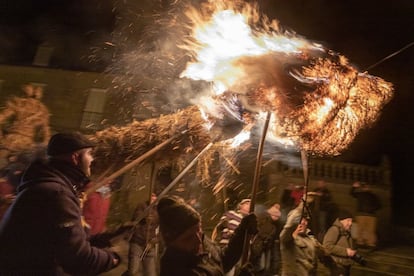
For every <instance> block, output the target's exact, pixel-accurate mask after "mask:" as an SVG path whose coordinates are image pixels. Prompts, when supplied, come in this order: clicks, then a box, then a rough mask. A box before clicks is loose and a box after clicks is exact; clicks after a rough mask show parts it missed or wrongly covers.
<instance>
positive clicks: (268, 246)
mask: <svg viewBox="0 0 414 276" xmlns="http://www.w3.org/2000/svg"><path fill="white" fill-rule="evenodd" d="M280 216H281V212H280V205H279V204H278V203H275V204H273V205H271V206H270V207H269V208H268V209H267V210H265V211H264V212H261V213H257V229H258V232H257V235H256V237H255V238H254V240H253V242H252V245H251V255H250V260H251V263H252V264H253V268H254V271H255V275H275V274H279V270H280V246H279V234H280V231H281V227H282V226H281V224H280V221H279V219H280Z"/></svg>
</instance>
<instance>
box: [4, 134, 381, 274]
mask: <svg viewBox="0 0 414 276" xmlns="http://www.w3.org/2000/svg"><path fill="white" fill-rule="evenodd" d="M93 147H94V145H93V144H92V143H91V142H90V141H89V140H88V139H87V138H86V137H85V136H83V135H81V134H80V133H58V134H55V135H53V136H52V137H51V138H50V140H49V143H48V145H47V156H48V157H47V158H46V159H39V160H35V161H33V162H32V163H31V164H30V165H28V166H27V167H26V168H20V167H19V169H18V170H17V169H16V170H14V171H13V173H11V172H10V170H7V173H8V174H6V177H5V178H2V182H0V188H1V189H0V193H1V194H0V195H1V198H2V201H5V199H10V200H9V201H8V204H7V208H5V209H7V211H5V213H4V215H3V217H2V219H1V222H0V245H1V246H0V275H98V274H100V273H102V272H105V271H109V270H112V269H113V268H115V267H116V266H118V264H119V263H120V261H121V258H120V256H119V254H118V253H117V252H115V251H114V250H112V249H111V244H110V243H104V246H99V245H98V243H94V242H93V241H94V238H96V237H99V236H100V235H101V234H102V233H105V231H106V218H107V216H108V212H109V208H110V200H111V185H110V184H111V183H106V184H105V185H102V186H100V187H99V188H97V189H96V191H94V192H93V193H90V194H89V196H88V198H87V200H86V201H85V202H82V201H81V200H80V198H81V195H82V192H83V191H85V190H86V189H87V188H88V187H90V186H92V185H93V184H94V183H93V182H91V181H90V179H89V177H90V175H91V169H90V168H91V163H92V161H93V155H92V150H93ZM11 160H13V159H11ZM13 165H14V164H13ZM16 177H17V180H16ZM12 181H13V182H12ZM306 190H307V189H305V187H303V186H294V185H288V186H287V188H286V190H285V191H284V193H283V195H282V197H281V199H280V203H279V202H273V203H271V204H269V205H268V206H264V208H256V209H255V210H254V211H253V212H251V202H252V201H251V199H250V198H244V199H240V201H239V202H238V203H237V205H236V208H235V209H234V210H229V211H227V212H225V213H223V216H222V217H221V218H220V220H219V222H218V223H217V225H216V226H215V228H214V231H213V233H212V235H211V238H210V236H208V235H205V233H204V231H203V224H202V219H201V216H200V213H199V212H198V211H197V210H196V209H194V208H193V206H195V205H194V203H193V202H190V201H188V202H186V201H185V200H184V199H183V198H181V197H178V196H173V195H170V196H163V197H161V198H158V197H157V195H156V194H155V193H151V196H150V199H149V200H148V201H146V202H143V203H139V204H138V205H137V207H136V210H135V212H134V214H133V217H132V220H131V221H132V222H133V224H132V225H133V226H132V227H130V231H129V235H128V242H129V251H128V258H127V260H124V261H126V262H128V265H127V271H125V272H124V273H123V275H124V276H129V275H162V276H170V275H171V276H175V275H177V276H178V275H179V276H182V275H230V276H233V275H264V276H269V275H284V276H290V275H316V271H317V268H318V263H323V264H324V265H326V266H327V267H328V269H329V270H330V273H331V275H350V269H351V266H352V264H353V263H354V262H358V263H360V264H364V260H361V259H360V258H359V257H360V256H359V255H358V251H357V249H359V248H370V249H375V248H376V246H377V236H376V212H377V211H378V210H379V209H380V208H381V203H380V201H379V199H378V197H377V196H376V195H375V194H374V193H373V192H372V190H371V189H370V187H369V186H368V185H366V184H365V183H360V182H355V183H354V184H353V185H352V188H351V190H350V195H351V196H352V197H355V199H356V203H357V204H356V206H357V208H356V213H355V216H354V215H353V214H352V213H350V212H349V211H347V210H346V209H344V208H340V207H338V206H336V205H335V203H334V201H333V198H332V195H331V193H330V191H329V189H328V186H327V185H326V183H325V182H324V181H322V180H321V181H319V182H317V184H316V187H315V189H314V190H312V191H309V192H305V191H306ZM2 206H6V205H4V204H2ZM353 218H355V220H356V224H357V226H358V227H357V230H358V231H357V233H358V235H357V236H356V237H353V236H352V234H351V226H352V224H353ZM246 244H247V249H246ZM246 252H247V255H246V256H247V258H245V253H246Z"/></svg>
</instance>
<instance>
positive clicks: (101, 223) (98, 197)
mask: <svg viewBox="0 0 414 276" xmlns="http://www.w3.org/2000/svg"><path fill="white" fill-rule="evenodd" d="M110 204H111V197H110V195H109V193H108V194H107V193H105V194H102V193H100V192H94V193H92V194H90V195H89V196H88V198H87V200H86V201H85V204H84V206H83V216H84V217H85V221H86V222H87V223H88V224H89V226H90V227H91V228H90V230H89V231H90V235H95V234H99V233H102V232H103V231H105V227H106V218H107V217H108V212H109V207H110Z"/></svg>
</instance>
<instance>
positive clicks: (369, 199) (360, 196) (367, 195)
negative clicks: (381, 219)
mask: <svg viewBox="0 0 414 276" xmlns="http://www.w3.org/2000/svg"><path fill="white" fill-rule="evenodd" d="M351 195H352V196H353V197H355V198H356V200H357V212H358V215H371V216H375V213H376V211H378V210H379V209H380V208H381V202H380V200H379V199H378V197H377V196H376V195H375V194H374V193H373V192H371V191H370V190H364V189H361V188H356V187H352V188H351Z"/></svg>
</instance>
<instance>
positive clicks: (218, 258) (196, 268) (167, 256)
mask: <svg viewBox="0 0 414 276" xmlns="http://www.w3.org/2000/svg"><path fill="white" fill-rule="evenodd" d="M244 233H245V232H244V231H242V230H241V229H240V228H238V229H236V232H235V234H234V236H233V237H232V238H231V240H230V242H229V245H228V246H227V247H225V248H223V249H222V248H220V247H219V246H218V245H216V244H214V243H213V242H212V241H211V240H210V239H208V238H207V237H205V238H204V241H203V246H204V252H205V253H204V254H202V255H198V256H196V255H193V254H190V253H186V252H182V251H179V250H177V249H174V248H170V247H168V248H167V250H166V251H165V253H164V254H163V256H162V258H161V267H160V268H161V274H160V275H161V276H184V275H185V276H222V275H224V273H225V272H227V271H229V270H230V269H231V268H232V267H233V266H234V265H235V264H236V263H237V262H238V260H239V259H240V257H241V253H242V251H243V242H244Z"/></svg>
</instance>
